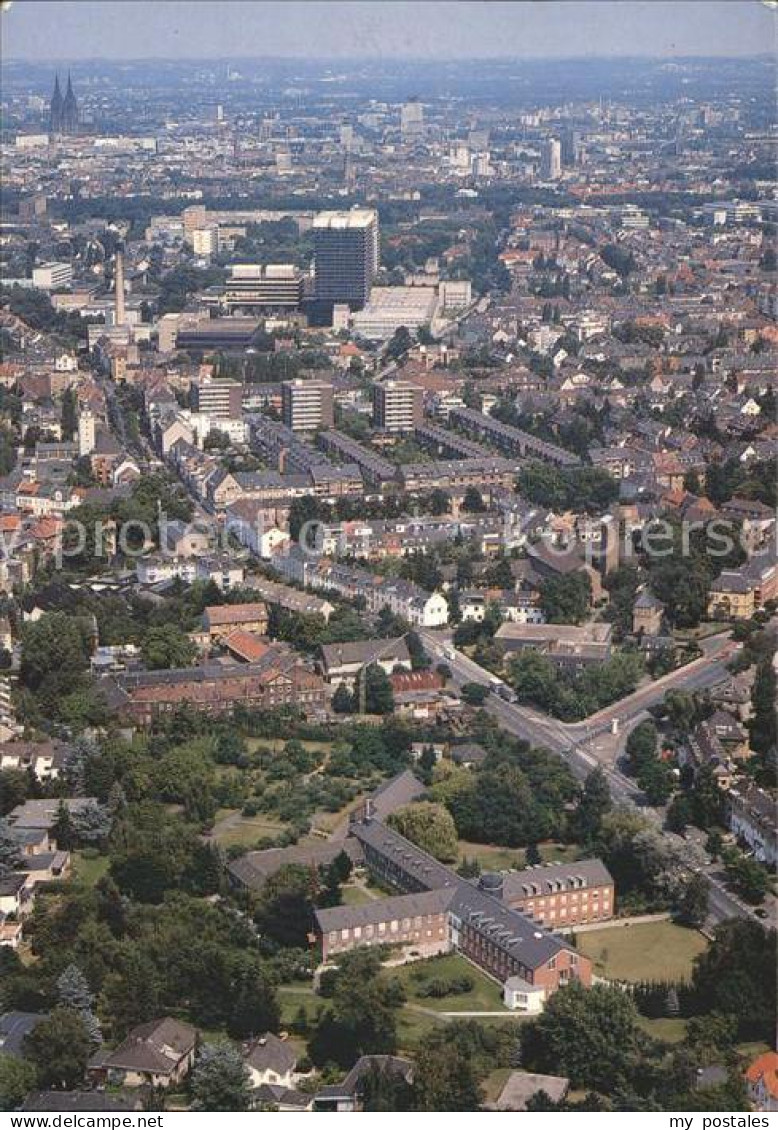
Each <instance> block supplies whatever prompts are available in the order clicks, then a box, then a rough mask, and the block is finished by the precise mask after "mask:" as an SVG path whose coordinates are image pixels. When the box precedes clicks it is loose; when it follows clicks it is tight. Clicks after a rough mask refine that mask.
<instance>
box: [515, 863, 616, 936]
mask: <svg viewBox="0 0 778 1130" xmlns="http://www.w3.org/2000/svg"><path fill="white" fill-rule="evenodd" d="M499 881H500V886H501V892H502V893H501V897H502V901H503V902H504V903H505V904H506V906H510V907H512V908H513V909H514V910H520V911H521V912H522V914H527V915H530V916H531V917H532V918H533V919H534V920H535V921H536V922H541V923H542V924H543V925H544V926H547V927H548V928H549V929H552V930H553V929H556V930H562V929H565V928H566V927H569V926H579V925H582V924H584V923H587V922H602V921H604V920H605V919H607V918H612V917H613V900H614V888H613V878H612V877H611V875H610V872H609V871H608V869H607V867H606V866H605V864H604V863H601V862H600V860H599V859H584V860H580V861H576V862H575V863H547V864H545V865H543V866H540V867H529V868H526V869H525V870H524V871H512V872H509V873H508V874H507V875H505V876H499ZM495 893H496V892H495Z"/></svg>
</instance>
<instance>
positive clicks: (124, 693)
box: [102, 650, 327, 726]
mask: <svg viewBox="0 0 778 1130" xmlns="http://www.w3.org/2000/svg"><path fill="white" fill-rule="evenodd" d="M102 689H103V690H104V692H105V696H106V698H107V700H108V705H109V706H111V707H113V708H114V709H115V710H116V711H117V712H118V713H119V715H120V716H121V717H122V718H123V719H125V720H126V721H128V722H133V723H135V724H136V725H140V726H150V725H151V724H152V722H154V721H155V719H157V718H160V717H164V716H165V715H166V714H172V713H174V712H175V711H176V710H177V709H179V707H181V706H184V705H186V706H187V707H188V708H189V709H191V710H196V711H197V712H198V713H202V714H210V715H214V716H218V715H221V714H229V713H231V712H232V711H233V710H234V709H235V707H236V706H242V707H244V708H245V709H248V710H272V709H273V708H274V707H278V706H297V707H299V708H300V710H302V712H303V713H304V714H306V715H311V714H318V713H320V712H321V711H323V710H325V709H326V705H327V693H326V689H325V686H324V681H323V680H322V678H321V676H320V675H317V674H316V673H315V672H314V671H311V670H309V669H308V668H307V667H304V666H303V665H302V664H301V663H300V662H299V661H298V660H296V659H295V658H294V657H290V656H282V655H279V654H278V653H277V652H275V651H273V650H271V651H268V653H267V654H266V655H265V656H263V658H262V659H261V660H260V661H259V662H257V663H241V664H237V663H235V664H232V663H230V664H211V665H209V666H205V667H186V668H179V669H174V670H170V671H141V672H133V673H122V674H119V675H116V676H114V677H110V678H107V679H104V680H103V682H102Z"/></svg>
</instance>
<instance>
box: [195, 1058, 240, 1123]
mask: <svg viewBox="0 0 778 1130" xmlns="http://www.w3.org/2000/svg"><path fill="white" fill-rule="evenodd" d="M190 1089H191V1092H192V1109H193V1110H210V1111H217V1112H227V1111H239V1110H248V1109H249V1108H250V1106H251V1086H250V1079H249V1073H248V1068H247V1067H246V1065H245V1063H244V1062H243V1057H242V1056H241V1054H240V1052H239V1051H238V1049H237V1048H236V1047H233V1045H232V1044H228V1043H226V1042H224V1041H220V1042H219V1043H211V1044H203V1046H202V1048H201V1049H200V1052H199V1054H198V1056H197V1059H196V1060H195V1065H194V1067H193V1069H192V1077H191V1081H190Z"/></svg>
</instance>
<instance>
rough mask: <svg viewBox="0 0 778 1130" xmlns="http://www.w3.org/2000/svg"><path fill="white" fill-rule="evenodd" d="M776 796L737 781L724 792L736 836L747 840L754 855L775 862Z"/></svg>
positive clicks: (777, 857) (777, 841) (777, 856)
mask: <svg viewBox="0 0 778 1130" xmlns="http://www.w3.org/2000/svg"><path fill="white" fill-rule="evenodd" d="M775 806H776V800H775V796H773V795H772V794H771V793H769V792H767V791H766V790H765V789H760V788H758V787H757V786H756V785H753V784H746V783H744V784H742V785H740V784H738V785H737V786H736V787H733V788H731V789H730V790H729V792H728V793H727V822H728V826H729V830H730V831H731V832H732V834H733V835H734V836H736V837H737V839H738V840H742V841H744V842H745V843H746V844H748V847H749V848H750V850H751V851H752V852H753V853H754V856H755V857H756V859H758V860H759V861H760V862H761V863H767V864H769V865H770V866H772V867H774V866H775V864H776V863H778V836H776V829H775Z"/></svg>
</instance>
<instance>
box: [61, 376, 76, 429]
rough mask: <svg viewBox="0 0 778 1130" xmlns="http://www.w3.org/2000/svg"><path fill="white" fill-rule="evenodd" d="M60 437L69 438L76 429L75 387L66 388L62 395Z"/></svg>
mask: <svg viewBox="0 0 778 1130" xmlns="http://www.w3.org/2000/svg"><path fill="white" fill-rule="evenodd" d="M61 429H62V438H63V439H64V440H71V439H72V438H73V436H74V435H75V434H76V431H77V429H78V400H77V399H76V393H75V389H72V388H69V389H67V390H66V391H65V392H64V394H63V396H62V417H61Z"/></svg>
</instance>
